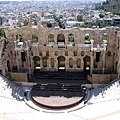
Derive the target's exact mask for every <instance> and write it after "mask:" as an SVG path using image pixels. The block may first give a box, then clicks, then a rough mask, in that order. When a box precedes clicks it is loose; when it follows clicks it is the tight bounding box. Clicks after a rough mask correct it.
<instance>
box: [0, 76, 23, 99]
mask: <svg viewBox="0 0 120 120" xmlns="http://www.w3.org/2000/svg"><path fill="white" fill-rule="evenodd" d="M0 88H1V89H0V96H4V97H6V98H10V99H16V100H18V101H19V100H22V98H23V96H24V90H22V89H21V87H19V86H17V85H16V84H15V83H13V82H12V81H9V80H8V79H7V78H5V77H3V76H0Z"/></svg>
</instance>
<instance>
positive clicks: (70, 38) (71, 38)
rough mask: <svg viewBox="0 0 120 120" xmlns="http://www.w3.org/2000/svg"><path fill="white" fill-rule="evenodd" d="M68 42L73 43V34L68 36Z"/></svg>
mask: <svg viewBox="0 0 120 120" xmlns="http://www.w3.org/2000/svg"><path fill="white" fill-rule="evenodd" d="M68 41H69V42H74V35H73V34H69V35H68Z"/></svg>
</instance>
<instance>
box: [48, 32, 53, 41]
mask: <svg viewBox="0 0 120 120" xmlns="http://www.w3.org/2000/svg"><path fill="white" fill-rule="evenodd" d="M48 42H54V35H53V34H49V35H48Z"/></svg>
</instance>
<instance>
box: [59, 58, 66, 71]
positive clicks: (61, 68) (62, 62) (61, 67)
mask: <svg viewBox="0 0 120 120" xmlns="http://www.w3.org/2000/svg"><path fill="white" fill-rule="evenodd" d="M58 70H59V71H64V70H65V57H64V56H59V57H58Z"/></svg>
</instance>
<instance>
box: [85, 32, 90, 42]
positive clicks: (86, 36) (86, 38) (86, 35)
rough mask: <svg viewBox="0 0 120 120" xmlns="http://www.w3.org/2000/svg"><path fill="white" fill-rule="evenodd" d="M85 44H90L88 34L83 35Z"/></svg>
mask: <svg viewBox="0 0 120 120" xmlns="http://www.w3.org/2000/svg"><path fill="white" fill-rule="evenodd" d="M84 39H85V44H90V39H91V35H90V34H85V37H84Z"/></svg>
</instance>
